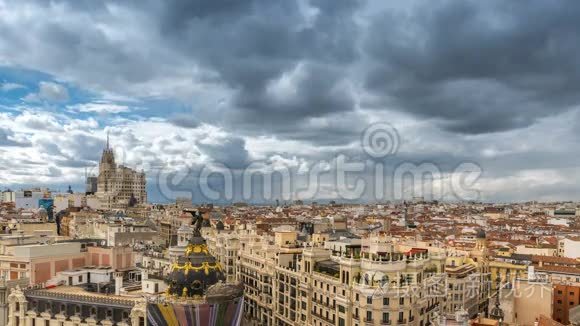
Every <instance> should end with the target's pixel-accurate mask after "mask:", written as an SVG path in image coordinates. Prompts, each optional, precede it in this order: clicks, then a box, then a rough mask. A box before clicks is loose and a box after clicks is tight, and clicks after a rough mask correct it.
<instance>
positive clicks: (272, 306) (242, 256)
mask: <svg viewBox="0 0 580 326" xmlns="http://www.w3.org/2000/svg"><path fill="white" fill-rule="evenodd" d="M213 232H215V234H214V236H213V237H211V238H213V239H212V240H211V241H208V246H209V250H210V252H211V253H212V254H213V255H215V256H216V257H217V258H218V259H219V260H220V262H222V264H223V266H225V268H226V269H227V268H229V267H234V268H235V270H236V279H237V280H239V281H242V282H243V284H244V286H245V295H246V299H245V305H244V312H245V317H246V320H247V321H248V324H250V325H252V324H253V325H276V326H278V325H296V324H302V325H316V326H330V325H338V326H369V325H416V326H424V325H427V324H428V323H430V321H431V320H432V318H435V312H437V313H441V312H443V311H442V309H443V306H444V304H443V301H444V298H445V297H446V295H447V288H446V280H445V277H443V276H442V274H441V273H442V272H444V270H445V263H446V255H445V253H444V252H442V251H435V250H434V251H429V250H428V249H420V248H414V249H411V250H407V248H405V247H403V246H400V245H398V244H397V243H396V241H394V240H393V239H392V238H391V237H390V236H389V235H387V234H385V233H376V234H373V235H370V236H369V237H367V238H363V239H353V240H352V244H348V243H345V242H348V240H346V239H344V238H341V239H332V235H330V234H314V235H312V236H305V235H304V234H303V233H299V232H296V231H287V230H286V231H284V230H282V231H280V230H278V231H276V230H275V231H274V232H273V234H269V233H258V232H257V231H255V230H236V231H233V232H217V231H213ZM332 241H338V242H339V243H340V244H341V245H340V246H334V245H332V244H330V245H329V243H331V242H332ZM331 248H338V250H333V249H331ZM232 253H236V255H237V259H234V256H233V255H232ZM230 259H231V261H230ZM223 262H225V263H223ZM476 266H477V264H476ZM475 270H476V271H477V268H476V269H475ZM477 275H479V274H477ZM479 291H480V290H478V293H480V292H479ZM479 300H480V297H478V298H477V299H476V300H475V303H476V304H474V308H473V314H474V315H477V313H478V312H481V310H479V307H480V305H479V303H480V301H479ZM486 300H487V298H486Z"/></svg>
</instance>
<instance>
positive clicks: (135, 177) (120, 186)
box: [97, 134, 147, 209]
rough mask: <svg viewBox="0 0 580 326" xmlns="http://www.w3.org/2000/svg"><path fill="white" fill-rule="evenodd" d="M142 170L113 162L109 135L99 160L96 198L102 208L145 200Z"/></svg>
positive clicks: (113, 156) (116, 206) (142, 202)
mask: <svg viewBox="0 0 580 326" xmlns="http://www.w3.org/2000/svg"><path fill="white" fill-rule="evenodd" d="M145 185H146V179H145V173H144V172H138V171H135V170H133V169H130V168H128V167H126V166H123V165H117V164H116V163H115V154H114V152H113V149H112V148H111V147H110V143H109V135H108V134H107V144H106V146H105V149H104V150H103V154H102V156H101V161H100V162H99V175H98V177H97V198H99V201H100V202H101V207H102V208H104V209H113V208H126V207H128V206H129V204H130V203H133V204H144V203H146V202H147V191H146V190H145Z"/></svg>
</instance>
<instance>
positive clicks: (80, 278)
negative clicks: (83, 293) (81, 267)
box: [79, 275, 83, 283]
mask: <svg viewBox="0 0 580 326" xmlns="http://www.w3.org/2000/svg"><path fill="white" fill-rule="evenodd" d="M82 281H83V276H82V275H79V283H81V282H82Z"/></svg>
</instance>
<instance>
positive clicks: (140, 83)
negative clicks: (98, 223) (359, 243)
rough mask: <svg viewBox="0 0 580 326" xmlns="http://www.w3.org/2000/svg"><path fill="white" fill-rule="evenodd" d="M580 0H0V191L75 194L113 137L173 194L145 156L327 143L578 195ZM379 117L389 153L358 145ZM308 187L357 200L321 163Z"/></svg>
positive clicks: (232, 156) (532, 195)
mask: <svg viewBox="0 0 580 326" xmlns="http://www.w3.org/2000/svg"><path fill="white" fill-rule="evenodd" d="M578 11H580V6H578V5H577V4H575V3H567V4H566V5H564V4H563V3H562V4H546V3H544V2H541V1H531V2H529V3H526V4H525V5H524V4H517V3H505V2H503V1H488V2H485V3H481V2H477V1H465V2H462V3H461V4H457V3H454V2H450V1H444V2H440V3H437V4H430V6H424V3H423V2H421V1H410V2H408V1H405V2H404V3H403V2H392V3H389V4H385V3H383V2H381V1H352V2H340V3H338V2H335V1H319V2H317V1H312V2H310V1H296V2H284V3H274V2H268V1H266V2H261V1H245V2H232V3H227V2H226V3H215V4H208V3H207V2H195V1H194V2H187V3H186V2H180V1H174V2H165V3H164V4H156V3H155V2H152V1H151V2H149V1H145V2H140V5H136V4H135V3H132V2H126V3H117V2H107V1H105V2H99V3H98V4H96V3H93V2H90V1H88V2H85V1H81V2H79V1H54V2H50V3H45V2H42V1H0V15H1V16H2V17H3V19H2V20H1V21H0V39H2V40H4V42H1V43H0V118H1V119H0V154H1V156H0V163H1V164H2V166H3V168H2V169H0V186H2V189H6V188H11V189H19V188H27V187H32V186H46V187H50V188H53V189H61V190H63V191H64V190H66V189H67V187H68V185H72V186H73V189H75V190H82V189H84V177H85V170H87V169H88V171H89V173H92V174H95V175H96V173H97V170H96V167H97V165H98V160H99V158H100V154H101V152H102V149H103V147H104V145H105V138H106V135H107V133H110V136H111V143H112V146H113V147H114V149H115V151H116V154H117V156H118V157H119V160H118V161H119V162H121V163H123V164H126V165H128V166H129V167H132V168H136V169H139V170H141V169H143V170H144V171H145V172H146V174H147V177H148V180H147V190H148V193H149V198H150V201H152V202H168V201H171V199H173V198H172V196H171V195H168V194H167V193H166V192H165V191H164V190H163V189H162V187H161V186H160V185H159V177H158V173H157V171H159V170H162V171H163V172H164V173H167V174H183V173H185V172H187V173H188V174H191V175H189V178H193V179H195V176H196V175H199V174H200V173H201V171H202V170H203V168H204V167H208V166H210V167H213V166H215V165H218V164H223V165H225V166H227V167H229V168H231V169H232V170H234V171H238V172H239V171H243V170H244V169H245V168H247V167H248V166H249V165H252V164H254V163H256V164H258V165H260V166H261V168H262V169H263V170H264V171H267V170H268V169H275V168H276V167H280V166H283V167H288V168H289V170H290V171H291V172H292V173H296V175H298V174H300V172H304V171H311V170H312V166H313V164H315V163H317V162H321V161H326V162H333V161H334V160H335V159H336V158H337V157H339V156H340V155H345V156H346V157H348V158H349V159H351V160H356V161H360V162H367V161H368V160H371V161H372V162H373V164H375V163H381V164H384V166H385V169H387V170H388V171H393V170H395V169H396V167H397V166H400V165H401V164H403V163H405V162H407V163H412V164H416V165H419V164H422V163H425V162H427V163H429V164H433V165H434V166H436V167H437V168H438V169H440V171H441V173H443V174H445V175H446V174H448V173H451V171H453V169H454V168H455V167H457V166H458V165H460V164H462V163H465V162H472V163H474V164H476V165H477V166H478V167H480V168H481V170H482V174H481V176H480V177H479V178H478V179H477V183H476V184H475V185H474V187H475V188H477V190H478V191H479V192H480V195H481V196H480V197H478V198H477V199H478V200H482V201H490V202H511V201H528V200H539V201H559V200H577V199H578V198H580V189H578V187H577V184H578V183H579V181H580V172H579V171H580V169H579V166H578V163H576V162H574V160H573V159H570V158H573V157H576V156H577V155H578V154H579V153H578V148H579V146H577V145H578V144H579V141H580V137H579V134H578V125H579V122H580V118H579V117H580V115H579V112H580V111H579V108H578V104H579V103H580V98H579V97H578V95H576V92H575V89H574V86H573V85H575V84H576V83H575V82H576V81H577V80H578V79H579V77H580V75H579V74H578V70H577V69H576V66H577V58H578V57H580V56H579V55H578V54H580V49H578V48H577V46H575V45H574V42H573V37H574V36H575V34H576V31H577V30H578V28H580V26H578V24H579V23H578V22H577V20H576V19H574V17H575V15H574V13H577V12H578ZM87 21H89V22H90V23H89V24H87V23H86V22H87ZM452 26H453V27H452ZM21 31H26V33H22V32H21ZM387 31H388V32H387ZM375 123H388V124H390V125H391V126H392V127H393V128H395V130H396V131H397V134H398V135H399V143H398V150H397V151H396V153H393V155H388V156H385V157H380V158H376V157H372V155H368V153H367V152H365V150H364V148H363V147H361V135H362V134H363V133H364V131H365V129H367V128H368V127H369V126H371V125H373V124H375ZM239 173H241V172H239ZM373 173H374V171H372V170H368V171H366V170H365V171H364V172H363V173H362V176H361V177H362V178H363V179H365V180H367V179H369V178H370V179H373V178H375V175H374V174H373ZM234 174H235V173H234ZM292 178H293V180H294V179H299V178H300V177H299V176H293V177H292ZM388 182H390V183H392V184H396V183H397V182H398V181H397V180H394V179H393V180H391V181H387V183H388ZM319 183H320V185H321V187H320V188H321V190H320V192H319V193H317V194H316V197H314V198H312V199H311V200H321V201H328V200H345V201H351V199H348V200H347V199H344V198H341V197H340V196H337V194H336V188H337V186H336V184H333V180H332V178H329V177H327V178H326V179H325V177H323V178H322V179H321V180H320V182H319ZM192 184H195V182H194V181H192V180H189V179H187V178H186V179H185V181H184V183H183V184H181V185H180V187H176V188H175V189H174V190H175V192H183V190H184V189H185V190H191V185H192ZM218 186H219V185H218ZM276 186H278V185H274V188H275V187H276ZM220 190H221V189H220ZM293 190H294V189H293ZM240 191H241V190H240ZM257 191H261V189H257ZM186 192H187V191H186ZM190 195H191V196H193V198H194V200H196V199H197V200H196V201H197V202H209V201H211V200H208V199H207V198H203V197H201V199H200V193H199V191H197V192H196V191H191V192H190ZM278 197H281V196H278ZM242 199H243V198H242ZM295 199H299V198H295ZM384 199H385V200H389V199H396V198H392V197H388V196H385V198H384ZM459 199H463V198H459ZM231 201H235V200H231ZM231 201H230V202H231ZM274 201H275V196H273V197H272V198H271V199H270V200H269V202H274ZM355 201H356V200H355ZM358 201H359V202H375V201H377V199H376V198H375V196H373V194H367V193H365V194H363V195H361V196H360V198H358ZM217 202H219V201H217ZM225 202H228V201H227V200H225Z"/></svg>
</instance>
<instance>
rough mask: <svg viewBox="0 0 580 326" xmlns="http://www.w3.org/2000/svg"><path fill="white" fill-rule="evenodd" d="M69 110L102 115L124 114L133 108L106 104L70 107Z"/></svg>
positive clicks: (95, 103)
mask: <svg viewBox="0 0 580 326" xmlns="http://www.w3.org/2000/svg"><path fill="white" fill-rule="evenodd" d="M68 108H69V109H70V110H71V111H73V112H85V113H100V114H105V113H123V112H129V111H131V108H129V107H128V106H126V105H120V104H115V103H106V102H93V103H82V104H75V105H69V106H68Z"/></svg>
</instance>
